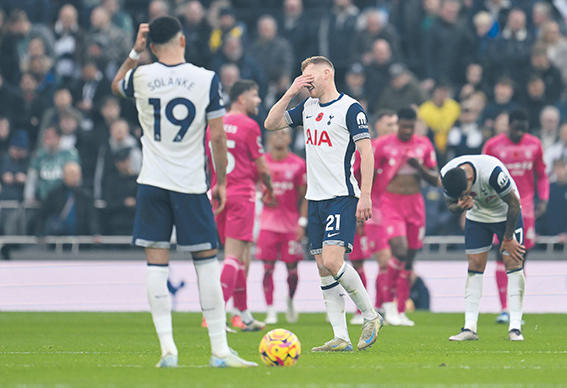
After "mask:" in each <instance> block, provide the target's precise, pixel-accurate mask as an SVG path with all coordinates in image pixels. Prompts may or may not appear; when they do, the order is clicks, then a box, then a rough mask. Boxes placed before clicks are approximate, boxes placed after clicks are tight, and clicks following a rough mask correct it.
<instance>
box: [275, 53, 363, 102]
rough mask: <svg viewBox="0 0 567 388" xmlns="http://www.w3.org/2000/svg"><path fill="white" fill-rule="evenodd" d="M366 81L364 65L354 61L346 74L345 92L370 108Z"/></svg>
mask: <svg viewBox="0 0 567 388" xmlns="http://www.w3.org/2000/svg"><path fill="white" fill-rule="evenodd" d="M365 81H366V77H365V75H364V66H362V64H360V63H358V62H356V63H353V64H352V65H351V66H350V67H349V69H348V71H347V73H346V76H345V93H346V94H348V95H349V96H352V98H355V99H356V100H357V101H358V102H360V105H362V108H364V109H365V110H368V109H367V108H368V103H367V101H366V87H365V84H366V82H365ZM280 97H281V96H280Z"/></svg>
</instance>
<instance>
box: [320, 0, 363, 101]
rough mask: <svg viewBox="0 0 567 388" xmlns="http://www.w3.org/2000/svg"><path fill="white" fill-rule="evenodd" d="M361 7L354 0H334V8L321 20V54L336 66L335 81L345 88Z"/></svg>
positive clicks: (339, 87) (338, 85) (339, 86)
mask: <svg viewBox="0 0 567 388" xmlns="http://www.w3.org/2000/svg"><path fill="white" fill-rule="evenodd" d="M358 14H359V9H358V8H357V7H356V6H355V5H354V3H353V1H352V0H333V6H332V8H331V9H330V10H329V11H328V12H327V14H326V15H325V16H323V17H322V18H321V21H320V22H319V32H318V34H319V54H320V55H322V56H324V57H327V58H329V59H330V60H331V61H332V62H333V64H334V66H335V72H336V73H335V81H336V83H337V87H338V89H339V90H343V87H344V82H345V75H346V72H347V70H348V66H349V65H350V63H351V51H350V47H351V44H352V42H353V38H354V36H355V32H356V20H357V16H358Z"/></svg>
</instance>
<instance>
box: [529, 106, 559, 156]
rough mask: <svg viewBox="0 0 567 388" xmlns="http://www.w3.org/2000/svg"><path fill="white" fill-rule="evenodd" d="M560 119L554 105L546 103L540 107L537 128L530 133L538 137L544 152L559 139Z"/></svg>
mask: <svg viewBox="0 0 567 388" xmlns="http://www.w3.org/2000/svg"><path fill="white" fill-rule="evenodd" d="M560 120H561V116H560V114H559V109H557V108H556V107H555V106H552V105H548V106H546V107H544V108H543V109H542V111H541V114H540V116H539V128H538V129H536V130H535V131H533V132H532V134H533V135H536V136H537V137H539V139H540V140H541V145H542V147H543V151H544V152H545V151H546V150H547V149H548V148H549V147H551V146H552V145H553V144H555V142H557V140H558V139H559V125H560V123H561V121H560Z"/></svg>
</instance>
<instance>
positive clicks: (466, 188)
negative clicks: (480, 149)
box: [441, 155, 526, 341]
mask: <svg viewBox="0 0 567 388" xmlns="http://www.w3.org/2000/svg"><path fill="white" fill-rule="evenodd" d="M441 177H442V183H443V189H444V192H445V199H446V202H447V207H448V209H449V211H451V212H452V213H454V214H461V213H463V212H466V221H465V252H466V254H467V259H468V262H469V265H468V276H467V282H466V285H465V326H464V327H463V328H462V329H461V332H460V333H459V334H457V335H454V336H451V337H450V338H449V340H451V341H474V340H478V335H477V333H476V332H477V323H478V313H479V304H480V298H481V297H482V288H483V274H484V270H485V268H486V262H487V259H488V252H489V251H490V249H491V248H492V239H493V236H494V235H495V234H496V236H497V237H498V240H499V241H502V244H501V246H500V252H501V253H502V257H503V260H504V265H505V266H506V272H507V275H508V295H509V298H510V325H509V328H508V338H509V339H510V340H511V341H523V340H524V337H523V336H522V327H521V325H522V312H523V303H524V293H525V278H524V271H523V269H524V268H523V261H524V260H523V255H524V254H525V252H526V249H525V247H524V245H523V241H524V228H523V219H522V213H521V208H520V197H519V192H518V188H517V186H516V183H515V182H514V179H512V176H511V175H510V173H509V171H508V169H506V167H505V166H504V164H503V163H502V162H500V161H499V160H498V159H496V158H495V157H493V156H488V155H464V156H460V157H458V158H455V159H453V160H451V161H450V162H449V163H447V164H446V165H445V166H444V167H443V168H442V169H441Z"/></svg>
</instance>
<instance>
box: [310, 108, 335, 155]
mask: <svg viewBox="0 0 567 388" xmlns="http://www.w3.org/2000/svg"><path fill="white" fill-rule="evenodd" d="M321 114H322V113H321ZM306 137H307V141H306V142H305V144H311V145H314V146H320V145H322V144H323V143H327V145H328V146H329V147H332V146H333V144H332V143H331V138H330V137H329V134H328V133H327V131H321V132H320V133H319V132H318V131H317V130H316V129H315V130H313V132H311V129H309V128H307V133H306Z"/></svg>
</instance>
